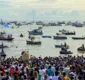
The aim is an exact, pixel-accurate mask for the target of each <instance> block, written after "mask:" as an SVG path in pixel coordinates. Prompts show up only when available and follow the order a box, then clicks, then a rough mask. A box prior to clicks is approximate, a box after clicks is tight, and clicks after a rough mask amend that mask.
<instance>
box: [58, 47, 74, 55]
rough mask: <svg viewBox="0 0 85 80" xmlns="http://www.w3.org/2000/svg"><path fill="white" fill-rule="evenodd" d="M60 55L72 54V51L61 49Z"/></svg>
mask: <svg viewBox="0 0 85 80" xmlns="http://www.w3.org/2000/svg"><path fill="white" fill-rule="evenodd" d="M60 54H72V52H71V51H67V49H65V48H61V51H60Z"/></svg>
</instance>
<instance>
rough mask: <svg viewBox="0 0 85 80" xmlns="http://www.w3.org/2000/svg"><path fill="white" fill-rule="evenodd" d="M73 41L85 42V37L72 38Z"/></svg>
mask: <svg viewBox="0 0 85 80" xmlns="http://www.w3.org/2000/svg"><path fill="white" fill-rule="evenodd" d="M72 39H74V40H85V37H72Z"/></svg>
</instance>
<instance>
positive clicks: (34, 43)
mask: <svg viewBox="0 0 85 80" xmlns="http://www.w3.org/2000/svg"><path fill="white" fill-rule="evenodd" d="M26 43H27V44H30V45H41V42H40V41H38V42H33V41H26Z"/></svg>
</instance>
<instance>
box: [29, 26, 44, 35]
mask: <svg viewBox="0 0 85 80" xmlns="http://www.w3.org/2000/svg"><path fill="white" fill-rule="evenodd" d="M28 32H29V35H42V34H43V32H42V30H41V28H38V29H34V30H32V31H28Z"/></svg>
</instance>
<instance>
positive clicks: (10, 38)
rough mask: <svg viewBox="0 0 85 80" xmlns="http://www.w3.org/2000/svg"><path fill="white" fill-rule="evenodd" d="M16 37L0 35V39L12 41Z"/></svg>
mask: <svg viewBox="0 0 85 80" xmlns="http://www.w3.org/2000/svg"><path fill="white" fill-rule="evenodd" d="M13 39H14V38H12V37H1V36H0V40H5V41H12V40H13Z"/></svg>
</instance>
